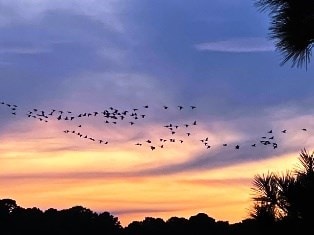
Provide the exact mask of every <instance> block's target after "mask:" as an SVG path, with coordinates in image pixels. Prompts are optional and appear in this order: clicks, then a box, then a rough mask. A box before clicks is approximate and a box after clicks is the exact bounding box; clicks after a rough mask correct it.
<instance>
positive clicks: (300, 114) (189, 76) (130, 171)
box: [0, 0, 314, 226]
mask: <svg viewBox="0 0 314 235" xmlns="http://www.w3.org/2000/svg"><path fill="white" fill-rule="evenodd" d="M268 27H269V18H268V15H267V12H263V13H262V12H259V10H258V9H257V8H256V7H255V6H254V1H251V0H233V1H230V0H212V1H208V0H199V1H196V2H195V1H179V0H128V1H126V0H124V1H123V0H105V1H104V0H66V1H65V0H0V82H1V85H0V143H1V144H0V184H1V187H0V198H1V199H3V198H12V199H14V200H16V201H17V204H18V205H20V206H22V207H25V208H26V207H38V208H40V209H42V210H46V209H48V208H51V207H52V208H57V209H66V208H70V207H72V206H76V205H81V206H84V207H87V208H89V209H91V210H93V211H97V212H103V211H108V212H110V213H112V214H113V215H114V216H117V217H118V218H119V220H120V222H121V224H122V225H123V226H126V225H128V224H129V223H130V222H132V221H134V220H143V219H144V218H145V217H160V218H163V219H164V220H167V219H168V218H170V217H172V216H177V217H185V218H189V217H190V216H192V215H195V214H197V213H199V212H204V213H206V214H208V215H209V216H211V217H213V218H214V219H216V220H224V221H229V222H231V223H234V222H239V221H241V220H242V219H245V218H247V217H248V216H249V209H250V207H251V206H252V200H251V197H252V190H251V186H252V179H253V177H254V175H256V174H263V173H267V172H268V171H274V172H284V171H286V170H288V169H293V168H294V167H295V166H296V163H297V157H298V155H299V153H300V151H301V149H303V148H306V149H307V150H308V151H309V152H311V151H312V150H313V149H314V148H313V147H314V146H313V141H314V137H313V132H314V119H313V114H314V108H313V103H314V102H313V101H314V92H313V88H314V77H313V68H314V67H313V63H312V64H311V63H310V64H309V66H308V68H307V70H305V68H292V67H291V64H289V63H287V64H285V65H283V66H281V65H280V62H281V59H282V57H281V55H280V53H279V52H277V51H276V50H275V47H274V41H271V40H270V39H269V37H268V33H269V31H268ZM13 105H16V107H15V106H13ZM146 106H148V107H146ZM164 106H167V108H164ZM179 106H182V109H180V108H179ZM192 106H195V107H196V108H192ZM54 110H55V111H54ZM115 110H116V111H115ZM124 111H127V112H125V114H122V113H123V112H124ZM94 112H98V113H97V114H95V113H94ZM102 112H103V113H102ZM84 113H86V114H87V115H86V116H83V114H84ZM106 113H107V114H108V113H110V114H109V116H107V117H106V116H105V114H106ZM49 114H51V115H49ZM88 114H90V115H88ZM142 115H144V116H142ZM113 116H115V117H117V119H114V118H113ZM121 116H123V117H124V119H122V118H121ZM71 117H72V120H66V119H71ZM40 119H42V120H40ZM59 119H60V120H59ZM106 121H107V123H106ZM114 122H116V123H114ZM131 122H132V123H133V122H134V124H133V125H131V124H132V123H131ZM171 128H172V130H171ZM304 128H305V129H306V130H302V129H304ZM283 130H286V132H285V133H284V132H283ZM270 131H272V133H269V132H270ZM188 133H189V134H188ZM80 134H81V136H80ZM269 138H270V139H269ZM161 139H162V140H161ZM93 140H95V141H93ZM99 140H101V141H99ZM148 140H150V141H148ZM171 140H174V141H171ZM180 140H181V142H182V143H181V142H180ZM266 140H267V141H269V142H270V144H266V145H265V144H262V143H261V142H260V141H266ZM102 141H103V142H102ZM106 142H107V143H106ZM148 142H151V143H148ZM137 144H138V145H137ZM253 144H256V146H255V147H253V146H252V145H253ZM225 145H226V146H225ZM275 145H276V147H277V148H275V147H274V146H275ZM161 146H162V147H161ZM236 146H238V148H236Z"/></svg>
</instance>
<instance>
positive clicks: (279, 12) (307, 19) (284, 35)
mask: <svg viewBox="0 0 314 235" xmlns="http://www.w3.org/2000/svg"><path fill="white" fill-rule="evenodd" d="M255 5H256V6H257V8H259V10H260V11H266V10H269V16H270V17H271V22H270V25H271V26H270V27H269V30H270V39H274V40H275V46H276V48H277V50H278V51H279V52H281V54H282V56H283V60H282V62H281V65H283V64H285V63H286V62H287V61H289V60H291V61H292V67H293V66H295V65H297V67H302V66H303V65H304V64H305V66H306V68H307V64H308V63H309V61H310V56H311V49H312V43H313V42H314V27H313V25H314V1H312V0H255Z"/></svg>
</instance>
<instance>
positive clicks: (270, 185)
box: [251, 149, 314, 231]
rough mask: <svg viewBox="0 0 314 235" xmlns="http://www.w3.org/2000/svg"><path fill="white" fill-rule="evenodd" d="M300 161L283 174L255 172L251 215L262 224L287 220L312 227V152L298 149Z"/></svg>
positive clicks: (313, 164) (285, 221)
mask: <svg viewBox="0 0 314 235" xmlns="http://www.w3.org/2000/svg"><path fill="white" fill-rule="evenodd" d="M299 162H300V165H299V166H298V169H294V170H293V171H292V172H290V171H287V172H286V173H285V174H283V175H278V174H275V173H268V174H263V175H256V176H255V177H254V181H253V187H252V189H253V193H254V197H253V201H254V204H253V209H252V211H251V216H252V217H253V218H254V219H256V220H257V221H259V222H260V223H261V224H263V225H266V224H267V225H268V226H272V225H274V223H275V222H279V223H288V225H289V226H292V227H293V226H294V227H293V228H297V227H300V226H301V227H302V229H305V228H311V231H313V228H312V226H311V221H312V218H313V212H314V201H313V198H314V153H311V154H310V153H308V152H307V151H306V149H303V150H301V153H300V155H299Z"/></svg>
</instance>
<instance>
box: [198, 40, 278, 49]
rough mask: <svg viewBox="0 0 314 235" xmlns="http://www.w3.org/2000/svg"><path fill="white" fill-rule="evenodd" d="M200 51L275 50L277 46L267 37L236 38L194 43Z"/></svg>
mask: <svg viewBox="0 0 314 235" xmlns="http://www.w3.org/2000/svg"><path fill="white" fill-rule="evenodd" d="M194 46H195V48H196V49H197V50H199V51H215V52H231V53H243V52H268V51H274V50H275V46H274V45H273V43H272V42H271V41H269V40H267V39H266V38H261V37H251V38H235V39H229V40H224V41H211V42H204V43H199V44H196V45H194Z"/></svg>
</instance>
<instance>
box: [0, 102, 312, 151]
mask: <svg viewBox="0 0 314 235" xmlns="http://www.w3.org/2000/svg"><path fill="white" fill-rule="evenodd" d="M1 106H2V107H4V108H6V109H7V111H9V113H10V114H11V115H13V116H16V115H19V112H18V111H19V107H18V106H17V105H16V104H11V103H7V102H4V101H2V102H0V108H1ZM149 108H150V107H149V106H148V105H144V106H142V107H141V108H133V109H130V110H119V109H117V108H114V107H109V108H108V109H105V110H102V111H93V112H83V113H74V112H72V111H65V110H57V109H50V110H49V111H47V110H40V109H37V108H33V109H31V110H28V111H27V112H26V113H25V114H24V115H26V117H28V118H32V119H36V120H38V121H40V122H43V123H48V122H49V121H52V120H57V121H66V122H74V121H78V123H79V124H77V125H76V128H72V129H71V128H69V129H66V130H63V132H64V133H65V134H73V135H76V136H77V137H79V138H81V139H83V140H88V141H92V142H95V143H98V144H105V145H107V144H109V143H110V140H109V139H104V138H96V137H95V136H91V135H89V134H86V133H84V131H83V129H82V126H83V124H82V123H83V121H85V120H86V119H87V118H96V117H97V118H102V121H103V124H104V125H118V124H120V123H121V122H124V123H127V124H128V125H130V126H134V125H136V124H137V123H138V122H139V121H141V120H143V119H146V117H147V113H146V112H145V110H147V109H149ZM161 108H162V109H163V110H168V109H173V108H174V107H169V106H162V107H161ZM175 109H176V110H178V111H182V110H190V111H193V110H194V109H196V106H193V105H190V106H181V105H178V106H177V107H175ZM75 123H77V122H75ZM197 124H198V123H197V121H196V120H194V121H192V122H190V123H184V124H180V125H179V124H174V123H168V124H166V125H164V126H163V128H166V130H168V133H169V136H167V137H162V138H159V139H158V140H154V141H153V140H151V139H146V140H143V141H141V142H136V143H134V145H136V146H147V147H149V148H150V149H151V150H156V149H157V148H160V149H163V148H165V147H166V145H167V144H172V143H179V144H183V143H184V142H185V138H188V137H190V136H191V135H192V132H193V127H194V126H196V125H197ZM179 130H180V131H179ZM182 130H183V131H182ZM301 130H302V131H307V129H306V128H302V129H301ZM177 133H179V134H178V135H177ZM281 133H282V134H285V133H287V130H286V129H284V130H281ZM199 141H200V142H201V143H202V145H203V146H204V147H205V148H206V149H210V148H212V145H211V143H210V141H209V137H205V138H203V139H200V140H199ZM258 144H261V145H264V146H271V147H272V148H273V149H276V148H278V144H277V142H276V141H275V136H274V133H273V130H269V131H267V134H266V135H265V136H262V137H260V139H259V140H258V141H255V142H253V143H251V144H250V147H256V146H257V145H258ZM226 146H229V144H227V143H223V144H221V147H226ZM232 147H233V148H234V149H240V145H239V144H236V145H233V146H232Z"/></svg>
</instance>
